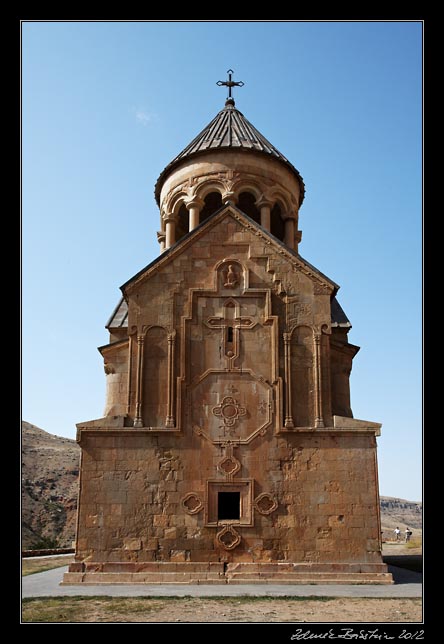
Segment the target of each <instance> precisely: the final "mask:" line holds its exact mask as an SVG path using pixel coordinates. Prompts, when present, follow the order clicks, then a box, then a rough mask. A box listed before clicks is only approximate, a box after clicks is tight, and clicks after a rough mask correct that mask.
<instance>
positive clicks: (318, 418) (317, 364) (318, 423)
mask: <svg viewBox="0 0 444 644" xmlns="http://www.w3.org/2000/svg"><path fill="white" fill-rule="evenodd" d="M321 337H322V336H321V334H320V333H315V334H314V336H313V340H314V382H315V387H314V390H315V391H314V393H315V427H324V418H323V415H322V365H321Z"/></svg>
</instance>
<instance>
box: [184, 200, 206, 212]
mask: <svg viewBox="0 0 444 644" xmlns="http://www.w3.org/2000/svg"><path fill="white" fill-rule="evenodd" d="M204 205H205V202H204V200H203V199H201V198H200V197H191V199H189V200H188V201H185V208H186V209H187V210H188V211H190V210H191V208H197V209H198V210H200V209H201V208H203V206H204Z"/></svg>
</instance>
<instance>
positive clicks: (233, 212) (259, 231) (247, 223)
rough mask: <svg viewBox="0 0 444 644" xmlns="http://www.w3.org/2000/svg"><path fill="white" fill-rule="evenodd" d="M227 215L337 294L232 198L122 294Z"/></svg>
mask: <svg viewBox="0 0 444 644" xmlns="http://www.w3.org/2000/svg"><path fill="white" fill-rule="evenodd" d="M227 216H231V217H233V218H234V219H235V220H237V221H238V222H239V223H240V224H241V225H243V226H244V227H245V228H247V229H250V230H251V229H253V230H254V234H255V235H256V236H257V237H258V238H262V239H263V240H264V242H265V243H267V244H270V245H271V246H274V247H275V250H276V252H277V253H279V255H281V256H285V257H286V258H287V259H288V261H289V262H290V263H291V264H293V266H294V267H295V269H297V270H300V271H301V272H302V273H305V274H306V275H308V276H309V277H311V278H312V279H313V280H315V281H316V282H318V284H321V285H323V286H324V287H326V288H327V289H330V290H331V292H332V294H333V295H335V294H336V292H337V291H338V289H339V286H338V284H336V283H335V282H333V280H331V279H330V278H329V277H327V276H326V275H324V274H323V273H321V271H319V270H318V269H317V268H315V267H314V266H313V265H312V264H310V263H309V262H307V260H306V259H304V258H303V257H301V255H299V254H298V253H297V252H296V251H294V250H292V249H291V248H289V247H288V246H287V245H286V244H284V243H283V242H281V241H280V240H279V239H277V237H275V236H274V235H272V234H271V233H270V232H269V231H268V230H265V229H264V228H262V226H260V225H259V224H257V223H256V222H255V221H253V219H251V218H250V217H248V215H246V214H245V213H244V212H242V210H239V208H236V206H234V205H233V204H232V203H231V202H230V201H227V202H226V203H225V204H224V205H223V206H222V207H221V208H219V210H217V211H216V212H215V213H214V214H213V215H211V217H208V219H206V220H205V221H203V222H201V223H200V224H199V226H197V227H196V228H194V229H193V230H192V231H191V232H189V233H187V234H186V235H185V236H184V237H182V238H181V239H179V241H177V242H176V243H175V244H174V245H173V246H171V247H170V248H168V249H167V250H166V251H164V252H163V253H162V254H161V255H160V256H159V257H157V258H156V259H155V260H154V261H152V262H151V263H150V264H148V266H145V268H142V270H140V271H139V272H138V273H136V275H134V276H133V277H131V278H130V279H129V280H128V281H127V282H125V284H123V285H122V286H121V287H120V290H121V291H122V293H123V294H124V295H125V294H126V293H127V292H128V291H129V290H131V289H132V288H133V287H134V285H135V284H136V283H137V282H139V281H140V280H142V279H145V278H147V277H148V276H149V275H150V274H151V273H152V272H153V271H156V270H160V269H161V267H163V266H164V265H166V264H168V263H170V262H171V261H173V259H174V258H175V257H176V256H177V255H178V254H180V253H181V252H182V251H183V250H185V249H186V248H187V247H188V246H189V245H190V244H192V243H193V242H194V240H195V239H198V238H199V237H201V236H202V235H204V234H205V232H206V231H207V230H209V229H211V228H213V227H214V226H215V225H216V224H217V223H219V222H220V221H222V220H223V219H224V218H225V217H227Z"/></svg>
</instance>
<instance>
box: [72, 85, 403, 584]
mask: <svg viewBox="0 0 444 644" xmlns="http://www.w3.org/2000/svg"><path fill="white" fill-rule="evenodd" d="M230 81H231V75H230ZM232 85H233V84H232ZM229 87H230V85H229ZM155 195H156V200H157V203H158V206H159V209H160V222H161V225H160V231H159V233H158V240H159V243H160V254H159V257H157V259H155V260H154V261H152V262H151V263H150V264H149V265H148V266H146V267H145V268H143V269H142V270H141V271H140V272H139V273H138V274H137V275H135V276H134V277H132V278H131V279H129V280H128V281H127V282H126V283H125V284H124V285H123V286H122V287H121V290H122V294H123V297H122V299H121V301H120V302H119V304H118V305H117V307H116V309H115V311H114V312H113V314H112V315H111V318H110V320H109V322H108V324H107V329H108V331H109V343H108V344H106V345H104V346H102V347H100V348H99V350H100V352H101V354H102V356H103V358H104V366H105V373H106V381H107V398H106V409H105V415H104V417H103V418H100V419H97V420H92V421H88V422H84V423H80V424H78V425H77V428H78V432H77V440H78V442H79V444H80V446H81V449H82V456H81V474H80V476H81V478H80V492H79V509H78V526H77V540H76V556H75V563H73V564H71V566H70V569H69V572H68V573H66V574H65V577H64V583H66V584H72V583H86V584H87V583H90V584H96V583H114V582H115V583H204V584H205V583H208V584H214V583H267V581H268V582H269V583H316V582H319V583H392V578H391V575H389V574H388V572H387V567H386V566H385V564H383V562H382V557H381V526H380V516H379V492H378V472H377V458H376V450H377V446H376V437H377V436H378V435H379V433H380V427H381V426H380V424H378V423H374V422H370V421H363V420H356V419H354V418H353V415H352V411H351V407H350V388H349V376H350V372H351V368H352V360H353V358H354V356H355V355H356V353H357V351H358V350H359V348H358V347H357V346H355V345H353V344H350V343H349V342H348V338H347V334H348V331H349V330H350V328H351V325H350V322H349V321H348V319H347V317H346V315H345V313H344V312H343V310H342V309H341V307H340V305H339V303H338V301H337V299H336V293H337V291H338V288H339V287H338V285H337V284H335V283H334V282H333V281H332V280H331V279H330V278H328V277H327V276H325V275H323V274H322V273H321V272H320V271H319V270H317V269H316V268H315V267H314V266H312V265H311V264H310V263H309V262H307V261H306V260H305V259H303V258H302V257H301V255H300V254H299V250H298V247H299V243H300V240H301V232H300V230H299V225H298V220H299V209H300V206H301V204H302V202H303V198H304V183H303V180H302V178H301V176H300V174H299V172H298V171H297V170H296V168H295V167H294V166H293V165H292V164H291V163H290V162H289V161H288V160H287V159H286V158H285V157H284V156H283V155H282V154H281V153H280V152H279V151H278V150H277V149H276V148H275V147H274V146H273V145H272V144H271V143H270V142H269V141H267V139H265V137H264V136H263V135H262V134H261V133H260V132H258V130H256V128H254V126H253V125H252V124H251V123H250V122H249V121H248V120H247V119H246V118H245V117H244V116H243V114H242V113H241V112H239V111H238V110H237V109H236V107H235V103H234V100H233V98H232V97H231V87H230V96H229V98H228V99H227V101H226V103H225V106H224V108H223V109H222V110H221V111H220V112H219V114H217V116H216V117H215V118H214V119H213V121H211V123H210V124H209V125H208V126H207V127H206V128H205V129H204V130H203V131H202V132H201V133H200V134H199V135H198V136H197V137H196V138H195V139H194V140H193V141H192V142H191V143H190V144H189V145H188V146H187V147H186V148H185V149H184V150H183V151H182V152H181V153H180V154H179V155H178V156H177V157H176V158H175V159H174V160H173V161H172V162H171V163H170V164H169V165H168V166H167V167H166V168H165V169H164V170H163V172H162V173H161V175H160V177H159V180H158V181H157V184H156V188H155Z"/></svg>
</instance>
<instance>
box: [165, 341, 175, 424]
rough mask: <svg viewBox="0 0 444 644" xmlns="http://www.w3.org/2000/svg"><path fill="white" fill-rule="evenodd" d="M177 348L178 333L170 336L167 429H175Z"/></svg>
mask: <svg viewBox="0 0 444 644" xmlns="http://www.w3.org/2000/svg"><path fill="white" fill-rule="evenodd" d="M175 347H176V332H175V331H173V332H172V333H169V334H168V392H167V401H168V402H167V406H168V410H167V417H166V420H165V427H175V425H176V422H175V420H174V352H175Z"/></svg>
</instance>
